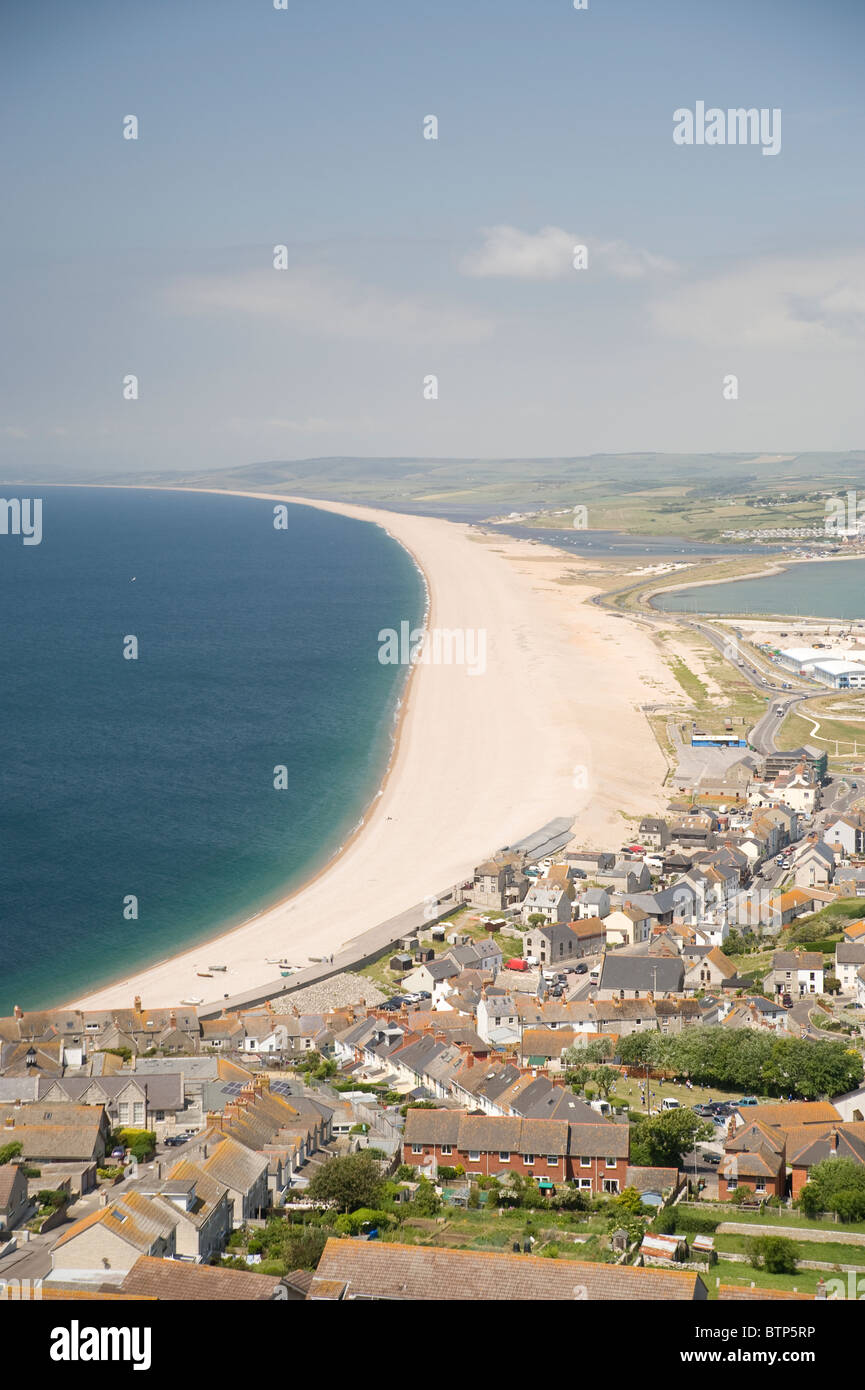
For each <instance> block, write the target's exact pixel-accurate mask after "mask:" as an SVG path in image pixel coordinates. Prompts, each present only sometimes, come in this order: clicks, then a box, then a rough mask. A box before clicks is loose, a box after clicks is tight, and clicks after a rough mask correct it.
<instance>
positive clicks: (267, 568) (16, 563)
mask: <svg viewBox="0 0 865 1390" xmlns="http://www.w3.org/2000/svg"><path fill="white" fill-rule="evenodd" d="M0 486H2V485H0ZM34 493H35V495H37V496H39V497H41V498H42V502H43V514H42V529H43V538H42V542H41V544H39V545H31V546H27V545H24V544H23V543H22V540H21V538H20V537H15V536H12V535H0V662H2V665H0V690H2V697H0V698H2V705H0V709H2V725H0V728H2V733H0V1014H5V1013H9V1012H10V1011H11V1008H12V1006H13V1004H16V1003H19V1004H21V1006H22V1007H24V1008H35V1007H41V1006H47V1005H50V1004H54V1003H58V1002H62V1001H63V1000H64V999H68V998H70V997H73V996H75V995H76V994H80V993H83V992H85V991H87V990H89V989H92V988H94V987H95V986H97V985H99V984H102V983H107V982H109V981H110V980H112V979H114V978H116V977H117V976H119V975H123V974H126V973H128V972H129V971H130V970H132V969H133V968H134V967H139V966H144V965H146V964H148V963H152V962H155V961H157V960H160V959H162V958H164V957H165V956H166V955H169V954H172V953H174V952H175V951H177V950H179V949H180V948H182V947H186V946H189V945H192V944H194V942H195V941H196V940H202V939H204V938H206V937H207V936H209V935H211V934H213V933H214V932H215V931H216V930H219V929H222V928H224V927H227V926H230V925H233V924H236V923H238V922H240V921H243V920H244V919H245V918H246V917H248V916H250V915H251V914H252V913H254V912H257V911H259V910H260V909H261V908H263V907H265V906H268V905H269V904H271V903H272V902H275V901H277V900H278V899H279V898H280V897H282V896H283V895H284V894H285V893H286V892H287V891H290V890H291V889H292V888H293V887H296V886H298V885H299V884H300V883H301V882H302V881H303V880H304V879H305V878H307V877H308V876H309V875H310V874H311V873H313V872H314V871H315V870H316V869H317V868H319V867H320V866H321V865H322V864H323V863H324V862H326V860H327V859H328V858H330V856H331V855H332V854H333V853H334V852H335V851H336V850H337V849H338V848H339V846H340V845H341V844H342V843H343V842H344V840H345V839H346V837H347V836H348V835H349V834H350V833H351V831H352V829H353V828H354V827H355V826H356V824H357V823H358V820H359V819H360V817H361V816H362V814H363V811H364V809H365V808H366V807H367V806H368V805H369V803H370V800H371V799H372V798H373V797H374V795H375V793H376V790H377V788H378V785H379V783H380V781H381V778H382V775H383V773H384V770H385V767H386V765H387V760H388V756H389V753H390V748H391V739H392V734H393V726H394V715H395V711H396V709H397V706H398V702H399V698H400V695H401V693H402V688H403V683H404V678H405V669H404V668H401V667H397V666H383V665H381V664H380V663H379V661H378V642H377V634H378V632H379V629H381V628H383V627H394V628H399V623H400V621H401V620H402V619H409V620H410V621H411V622H412V623H417V622H419V621H420V619H421V617H422V614H423V608H424V599H425V595H424V588H423V583H422V580H421V577H420V575H419V573H418V571H417V569H416V568H415V566H414V564H413V562H412V561H411V560H410V558H409V557H408V555H407V554H406V553H405V551H403V550H402V549H401V547H399V546H398V545H397V544H396V542H394V541H393V540H391V539H390V538H389V537H388V536H387V535H385V533H384V532H383V531H381V530H380V529H379V528H378V527H375V526H371V525H369V524H368V523H364V522H359V521H354V520H350V519H348V518H345V517H341V516H335V515H332V514H329V513H325V512H319V511H315V510H313V509H312V508H309V507H289V508H288V524H287V529H286V530H276V529H274V525H273V505H274V504H273V503H271V502H267V501H264V500H261V501H259V500H258V499H248V498H235V497H219V496H213V495H208V494H204V493H202V494H185V493H165V492H162V493H160V492H157V491H153V492H139V491H124V490H121V489H110V490H102V489H88V488H54V487H40V488H39V489H29V490H28V489H26V488H22V487H21V485H15V486H12V485H9V484H6V485H5V487H2V496H3V497H5V498H9V497H21V496H28V495H33V494H34ZM128 636H134V637H136V638H137V641H138V658H137V660H126V659H124V655H123V652H124V639H125V638H126V637H128ZM277 765H285V766H286V767H287V769H288V779H287V780H288V786H287V788H286V789H285V790H275V788H274V768H275V767H276V766H277ZM127 895H135V897H137V899H138V918H137V920H126V919H125V918H124V900H125V898H126V897H127ZM215 954H216V956H218V954H219V951H218V947H217V948H216V949H215Z"/></svg>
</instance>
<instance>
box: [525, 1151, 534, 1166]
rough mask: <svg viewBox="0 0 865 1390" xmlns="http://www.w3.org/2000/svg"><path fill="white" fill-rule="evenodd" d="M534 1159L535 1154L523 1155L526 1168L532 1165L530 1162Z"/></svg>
mask: <svg viewBox="0 0 865 1390" xmlns="http://www.w3.org/2000/svg"><path fill="white" fill-rule="evenodd" d="M534 1161H535V1156H534V1154H525V1155H524V1156H523V1162H524V1163H525V1164H526V1166H527V1167H528V1168H531V1166H532V1164H533V1163H534Z"/></svg>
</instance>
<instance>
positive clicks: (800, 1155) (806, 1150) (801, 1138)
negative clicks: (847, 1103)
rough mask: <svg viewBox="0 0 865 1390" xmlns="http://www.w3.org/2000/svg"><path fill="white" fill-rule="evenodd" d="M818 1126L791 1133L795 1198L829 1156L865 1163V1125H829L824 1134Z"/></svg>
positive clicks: (789, 1145) (789, 1154)
mask: <svg viewBox="0 0 865 1390" xmlns="http://www.w3.org/2000/svg"><path fill="white" fill-rule="evenodd" d="M814 1130H815V1126H813V1125H810V1126H808V1128H807V1129H805V1130H799V1131H792V1132H791V1133H789V1134H788V1135H787V1162H788V1163H789V1165H790V1172H791V1173H792V1182H793V1189H792V1190H793V1197H794V1199H795V1198H797V1197H799V1196H800V1195H801V1193H802V1188H803V1187H804V1186H805V1184H806V1182H807V1181H808V1175H809V1173H810V1170H811V1169H812V1168H813V1166H814V1164H815V1163H823V1162H824V1161H825V1160H826V1159H827V1158H848V1159H852V1161H853V1162H854V1163H859V1164H861V1165H863V1166H865V1124H837V1125H829V1126H827V1128H826V1129H825V1130H823V1131H822V1132H821V1133H815V1132H814Z"/></svg>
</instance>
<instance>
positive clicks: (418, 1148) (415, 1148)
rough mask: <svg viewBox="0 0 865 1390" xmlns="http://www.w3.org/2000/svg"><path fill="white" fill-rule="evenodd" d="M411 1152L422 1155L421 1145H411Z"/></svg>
mask: <svg viewBox="0 0 865 1390" xmlns="http://www.w3.org/2000/svg"><path fill="white" fill-rule="evenodd" d="M411 1151H412V1153H413V1154H422V1153H423V1144H412V1146H411Z"/></svg>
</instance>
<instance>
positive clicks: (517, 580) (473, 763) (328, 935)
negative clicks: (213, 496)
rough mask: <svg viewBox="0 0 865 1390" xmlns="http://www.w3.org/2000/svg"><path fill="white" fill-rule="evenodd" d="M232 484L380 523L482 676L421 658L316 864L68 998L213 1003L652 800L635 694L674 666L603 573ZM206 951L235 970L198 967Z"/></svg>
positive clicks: (600, 831)
mask: <svg viewBox="0 0 865 1390" xmlns="http://www.w3.org/2000/svg"><path fill="white" fill-rule="evenodd" d="M109 486H110V485H109ZM171 490H174V491H194V492H218V491H220V490H219V489H213V488H189V489H171ZM223 495H225V491H224V492H223ZM227 495H232V496H247V497H253V498H256V499H258V500H259V501H264V502H268V501H270V502H286V503H290V504H292V505H303V506H312V507H317V508H320V509H323V510H330V511H334V512H338V513H340V514H342V515H346V516H353V517H355V518H356V519H358V520H362V521H366V522H370V523H373V524H377V525H380V526H382V527H383V528H384V529H385V530H386V531H387V532H388V533H389V534H390V535H391V536H392V537H393V539H394V540H396V541H397V542H398V543H399V544H400V545H402V546H403V547H404V549H406V550H407V551H408V553H409V554H410V555H411V557H412V559H413V560H414V562H415V564H416V565H417V566H418V568H419V569H420V571H421V573H422V574H424V576H425V578H426V586H427V594H428V613H427V624H428V626H429V627H431V628H432V627H434V626H435V625H439V624H440V625H441V626H442V627H443V628H447V629H450V630H460V629H463V630H466V631H468V630H472V629H476V630H481V629H482V630H484V632H485V633H486V635H487V644H488V654H489V655H488V666H487V669H486V671H485V673H484V674H482V675H476V676H475V677H474V678H473V677H472V676H471V675H469V673H468V671H467V670H466V669H464V668H461V667H459V666H456V665H452V666H448V665H434V664H429V665H418V666H416V667H414V668H413V670H412V671H411V673H410V675H409V678H408V681H407V682H406V685H405V687H404V690H403V695H402V704H401V707H400V711H399V718H398V721H397V729H396V730H395V737H394V743H393V747H392V751H391V757H390V761H389V764H388V768H387V770H386V774H385V778H384V781H383V783H382V786H381V787H380V789H379V790H378V791H377V793H376V794H375V796H374V797H373V799H372V802H371V803H370V808H369V810H368V812H367V814H365V816H364V818H363V820H362V821H361V823H360V824H359V825H358V827H357V829H356V830H355V832H354V833H353V835H352V836H350V837H349V839H348V840H347V841H346V842H345V844H344V845H343V846H342V847H341V849H340V851H339V852H338V854H337V855H336V856H334V857H333V858H332V859H331V860H329V861H328V862H327V863H326V864H325V865H324V866H323V867H322V868H321V869H320V870H319V872H318V873H317V874H316V875H315V876H314V877H313V878H311V879H309V880H307V881H306V882H305V883H304V884H303V885H302V886H301V887H300V888H298V889H296V890H295V891H293V892H292V893H291V894H290V895H289V896H287V897H286V898H284V899H282V900H281V901H280V902H278V903H275V904H274V905H273V906H272V907H269V908H266V909H264V910H263V911H261V912H259V913H258V914H257V915H256V916H254V917H252V918H250V919H248V920H247V921H245V922H243V923H242V924H241V925H239V926H234V927H231V928H228V929H225V930H223V931H221V932H220V931H219V930H218V929H217V930H216V931H214V933H213V935H212V936H211V937H210V938H208V939H207V940H206V941H200V942H198V943H197V944H196V945H195V946H193V947H191V948H181V950H180V951H179V952H178V954H177V955H175V956H173V957H171V958H168V959H163V960H161V961H158V962H157V963H155V964H154V965H152V966H149V967H147V968H145V969H143V970H138V971H136V972H134V973H133V974H131V975H129V976H127V977H126V978H124V979H120V980H115V981H114V982H113V983H111V984H109V985H107V986H105V987H101V988H99V989H97V990H95V991H94V992H93V993H90V994H88V995H86V996H84V997H83V998H79V999H77V1000H75V1001H74V1003H75V1004H77V1005H79V1006H80V1005H86V1006H87V1007H90V1008H94V1007H106V1006H109V1005H127V1006H128V1005H129V1004H130V1003H131V1000H132V997H133V995H135V994H138V995H140V996H141V997H142V999H143V1000H145V1001H146V1002H147V1003H150V1004H152V1005H154V1006H157V1005H167V1004H171V1003H176V1002H179V1001H180V1000H181V999H182V998H186V997H194V996H200V997H202V998H203V999H204V1000H205V1003H214V1002H216V1001H217V1000H220V999H221V998H222V996H223V992H224V991H226V990H227V991H229V992H230V993H231V994H236V993H238V992H240V991H243V990H248V989H255V988H258V987H260V986H261V985H262V984H263V983H266V982H267V981H268V980H270V979H272V977H273V965H272V964H270V965H268V964H267V963H266V957H268V956H269V957H271V958H272V957H274V956H276V957H280V958H285V959H288V960H290V961H292V962H294V963H296V964H297V965H301V966H305V965H306V964H307V963H308V960H309V958H310V957H311V956H312V955H318V956H321V955H325V954H329V953H331V952H333V953H335V952H337V951H338V950H339V949H341V947H342V946H343V945H344V944H345V943H346V942H348V941H350V940H352V939H354V938H355V937H357V936H358V935H360V934H362V933H363V932H365V931H367V930H369V929H371V928H373V927H376V926H378V925H379V924H380V923H381V922H383V921H386V920H388V919H390V918H391V917H394V916H397V915H398V914H399V913H400V912H402V911H405V910H406V909H407V908H409V907H411V906H413V905H414V904H416V903H417V902H420V901H423V900H424V899H425V898H426V897H427V896H429V895H431V894H435V893H438V892H439V891H441V889H442V888H444V887H445V886H449V885H452V884H454V883H458V882H460V881H461V880H462V879H464V878H465V876H466V875H467V874H469V873H470V872H471V871H472V869H473V868H474V865H475V864H477V863H479V862H481V861H482V860H483V859H485V858H487V857H488V856H489V854H490V853H491V852H492V851H494V850H495V849H496V847H497V846H501V845H505V844H511V843H515V842H516V841H517V840H518V839H519V838H521V836H523V835H525V834H527V833H530V832H531V831H533V830H535V829H536V828H537V826H538V825H540V824H544V823H546V822H547V821H548V820H550V819H552V818H554V817H556V816H561V815H574V814H578V819H577V823H576V825H575V833H576V834H577V836H578V838H579V840H580V842H581V843H582V844H584V845H593V846H595V847H597V848H603V847H605V846H609V845H610V843H612V842H613V840H614V841H615V844H616V845H618V843H619V842H620V840H621V836H622V833H623V830H622V819H621V817H622V814H623V813H625V814H627V813H630V814H633V815H643V814H647V813H652V812H653V811H654V810H655V809H656V808H657V809H659V808H660V804H661V796H660V787H661V782H662V778H663V773H664V762H663V758H662V755H661V753H660V750H659V749H658V747H657V745H656V744H655V741H654V739H653V737H652V735H651V732H650V730H649V728H648V725H647V724H646V722H645V719H644V718H643V716H642V714H641V712H640V708H639V706H640V704H642V703H643V702H648V701H651V700H655V699H657V697H658V689H659V687H664V688H669V689H672V684H671V681H672V678H671V677H670V673H669V671H668V669H667V668H666V667H665V666H664V664H663V662H662V659H661V656H660V654H659V653H658V652H657V650H656V649H655V647H654V645H653V643H652V642H651V639H650V638H649V637H648V636H647V635H646V634H645V633H644V632H643V631H642V630H641V629H640V628H639V627H638V625H637V624H635V623H633V622H629V623H622V622H621V621H620V619H619V618H618V616H615V617H614V616H612V615H610V614H606V613H604V612H603V610H600V609H598V608H597V607H594V606H593V605H590V604H588V603H587V602H585V601H584V600H586V599H587V598H588V597H590V596H591V595H592V594H593V593H594V592H595V591H594V590H593V589H591V588H589V587H588V586H587V585H585V586H583V585H580V584H579V581H578V584H577V585H575V584H574V583H573V576H574V573H575V572H578V569H579V563H578V562H575V561H574V559H573V558H572V557H571V556H569V555H567V554H565V553H563V552H560V551H556V550H552V549H550V548H548V547H544V546H538V545H537V544H534V545H528V544H527V543H526V542H523V541H516V540H510V539H508V540H504V539H503V538H501V537H495V538H485V537H482V536H480V535H478V534H477V533H475V532H474V531H473V530H472V529H471V528H469V527H467V526H464V525H461V524H457V523H452V522H445V521H441V520H438V519H432V518H428V517H417V516H413V515H408V514H403V513H390V512H382V511H379V510H376V509H371V508H364V507H357V506H354V505H352V504H342V503H333V502H329V501H320V500H315V499H309V498H300V497H294V496H293V495H289V494H285V493H281V494H280V493H260V492H255V493H250V492H238V491H231V492H229V493H228V494H227ZM564 574H567V576H568V579H569V582H568V583H567V584H563V583H562V582H561V578H562V576H563V575H564ZM617 648H618V649H619V652H620V653H621V658H622V659H621V660H619V661H617V660H614V659H613V658H614V657H615V656H616V654H617V653H616V649H617ZM578 768H579V769H580V770H581V772H582V773H583V774H584V777H583V778H582V780H581V781H580V783H579V785H577V780H578V779H577V778H576V770H577V769H578ZM595 768H597V769H603V777H601V776H600V775H597V774H595V773H594V771H593V769H595ZM215 955H216V956H218V957H219V959H220V960H221V961H224V962H225V963H226V964H227V965H228V972H227V974H225V975H222V976H221V978H215V979H214V980H212V981H210V980H203V979H199V978H197V975H196V969H202V968H204V967H203V966H202V962H203V961H204V960H205V959H207V958H209V959H213V958H214V956H215Z"/></svg>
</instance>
